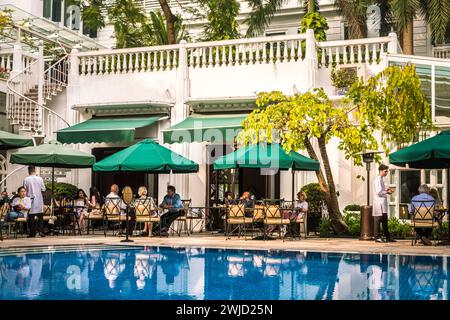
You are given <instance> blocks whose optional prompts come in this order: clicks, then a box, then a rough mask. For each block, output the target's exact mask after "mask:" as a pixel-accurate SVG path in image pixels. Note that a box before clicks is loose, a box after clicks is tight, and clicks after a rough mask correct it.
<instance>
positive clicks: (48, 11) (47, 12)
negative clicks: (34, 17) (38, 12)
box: [43, 0, 53, 19]
mask: <svg viewBox="0 0 450 320" xmlns="http://www.w3.org/2000/svg"><path fill="white" fill-rule="evenodd" d="M52 1H53V0H44V10H43V11H44V18H47V19H50V17H51V15H52Z"/></svg>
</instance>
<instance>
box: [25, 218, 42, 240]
mask: <svg viewBox="0 0 450 320" xmlns="http://www.w3.org/2000/svg"><path fill="white" fill-rule="evenodd" d="M36 217H37V222H36V219H35V218H36ZM27 221H28V228H29V231H30V236H32V237H34V236H35V235H36V225H37V231H38V232H39V233H42V232H43V230H44V214H43V213H33V214H29V215H28V219H27Z"/></svg>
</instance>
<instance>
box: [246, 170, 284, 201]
mask: <svg viewBox="0 0 450 320" xmlns="http://www.w3.org/2000/svg"><path fill="white" fill-rule="evenodd" d="M239 177H240V179H239V190H241V193H242V192H244V191H250V192H251V193H252V194H254V195H255V197H256V199H279V198H280V171H278V172H277V173H276V174H275V175H274V176H271V175H265V174H263V173H262V172H261V169H250V168H241V169H239Z"/></svg>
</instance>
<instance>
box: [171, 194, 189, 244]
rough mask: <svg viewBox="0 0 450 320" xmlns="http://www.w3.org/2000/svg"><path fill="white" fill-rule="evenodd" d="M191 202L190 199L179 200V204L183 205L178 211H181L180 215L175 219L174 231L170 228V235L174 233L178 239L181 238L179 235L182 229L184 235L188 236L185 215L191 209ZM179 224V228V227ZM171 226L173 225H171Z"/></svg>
mask: <svg viewBox="0 0 450 320" xmlns="http://www.w3.org/2000/svg"><path fill="white" fill-rule="evenodd" d="M191 202H192V199H184V200H181V203H182V204H183V208H182V209H180V210H182V215H181V216H179V217H178V218H176V219H175V221H174V223H175V224H176V226H177V227H176V229H175V227H172V226H170V231H171V233H172V235H173V234H174V233H176V234H178V236H179V237H181V233H183V229H184V231H185V232H186V234H187V235H188V236H189V235H190V234H189V227H188V223H187V220H188V218H187V215H188V213H189V208H190V207H191ZM180 224H181V227H180ZM172 225H173V224H172Z"/></svg>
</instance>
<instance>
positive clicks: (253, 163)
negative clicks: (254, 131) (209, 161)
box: [214, 143, 320, 171]
mask: <svg viewBox="0 0 450 320" xmlns="http://www.w3.org/2000/svg"><path fill="white" fill-rule="evenodd" d="M236 168H274V169H280V170H288V169H292V170H302V171H316V170H319V168H320V165H319V162H318V161H316V160H313V159H310V158H308V157H305V156H302V155H301V154H299V153H297V152H294V151H291V152H289V153H286V151H284V150H283V149H282V148H281V146H280V145H279V144H278V143H273V144H260V143H258V144H254V145H247V146H245V147H243V148H239V149H237V150H236V151H234V152H232V153H229V154H227V155H225V156H223V157H220V158H218V159H216V160H215V161H214V170H222V169H236Z"/></svg>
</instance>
